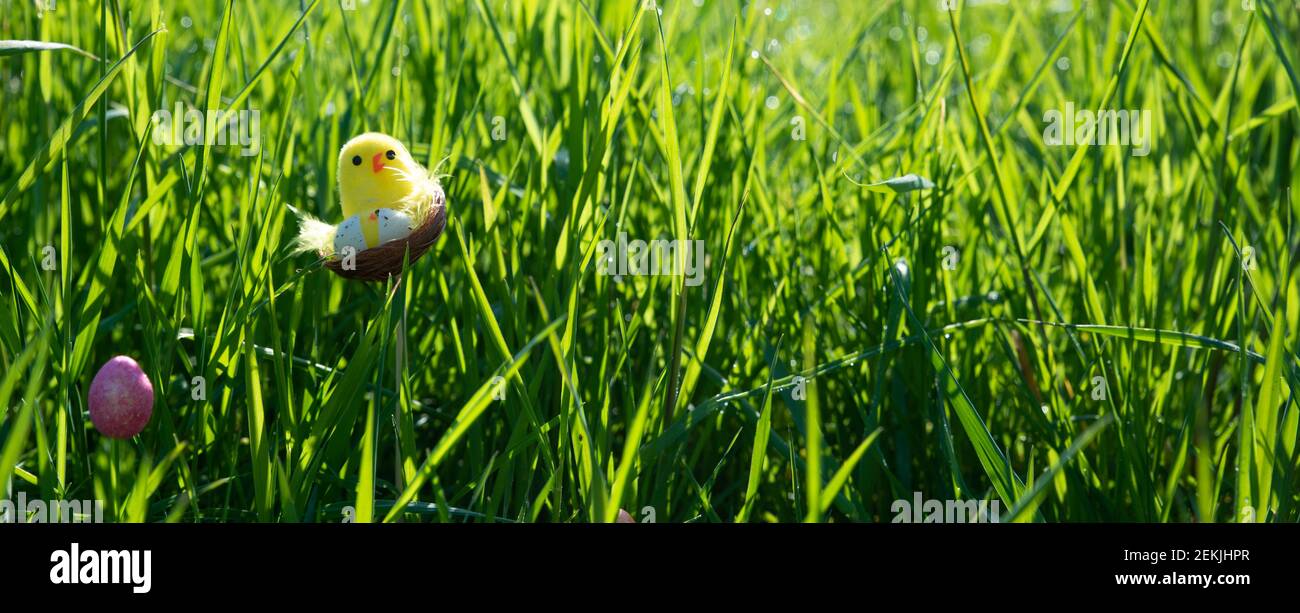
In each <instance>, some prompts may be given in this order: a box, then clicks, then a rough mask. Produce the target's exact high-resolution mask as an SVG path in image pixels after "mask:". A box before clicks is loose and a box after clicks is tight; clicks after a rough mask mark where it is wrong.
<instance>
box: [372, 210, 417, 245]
mask: <svg viewBox="0 0 1300 613" xmlns="http://www.w3.org/2000/svg"><path fill="white" fill-rule="evenodd" d="M375 213H376V214H378V216H379V244H380V245H382V244H384V243H387V242H389V241H395V240H398V239H403V238H406V237H408V236H410V235H411V216H410V215H407V214H406V213H403V212H401V211H395V210H393V209H379V210H377V211H375Z"/></svg>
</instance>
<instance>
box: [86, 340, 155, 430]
mask: <svg viewBox="0 0 1300 613" xmlns="http://www.w3.org/2000/svg"><path fill="white" fill-rule="evenodd" d="M88 402H89V404H90V421H91V422H92V423H94V424H95V429H96V430H99V432H100V433H101V434H103V435H104V436H107V437H109V438H123V439H125V438H131V437H133V436H135V435H137V434H139V433H140V431H141V430H144V427H145V424H148V423H149V416H151V415H153V384H152V383H150V382H149V377H148V376H147V375H145V374H144V371H143V370H141V369H140V365H139V364H136V363H135V360H132V359H131V358H128V357H126V356H124V355H119V356H117V357H115V358H113V359H111V360H109V361H108V362H106V363H105V364H104V366H103V367H102V368H100V369H99V372H97V373H95V379H94V380H93V381H91V382H90V395H89V399H88Z"/></svg>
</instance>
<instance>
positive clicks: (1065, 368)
mask: <svg viewBox="0 0 1300 613" xmlns="http://www.w3.org/2000/svg"><path fill="white" fill-rule="evenodd" d="M345 4H346V2H341V1H340V0H301V1H299V2H290V1H288V0H277V1H275V2H270V3H267V2H256V3H255V2H250V1H248V0H226V1H219V0H207V1H197V2H185V3H181V2H171V1H163V0H105V1H102V2H93V1H92V2H76V1H73V0H57V2H56V4H55V7H54V10H53V11H50V12H45V13H41V12H40V11H39V9H38V8H37V7H36V5H35V3H33V2H30V1H27V0H21V1H20V0H0V288H3V289H0V368H2V369H3V372H4V374H3V377H2V378H0V401H2V402H3V405H4V407H5V408H4V409H3V410H2V411H0V484H4V485H3V487H4V488H5V490H6V492H7V493H6V494H5V496H3V497H5V498H13V497H14V496H16V495H17V494H18V493H20V492H21V493H25V494H26V495H27V497H28V498H29V499H31V498H37V497H39V498H44V499H56V498H68V499H85V498H99V499H102V500H105V501H108V507H109V508H108V509H106V513H105V514H106V516H108V517H109V518H111V519H114V520H120V521H150V522H156V521H180V522H212V521H288V522H296V521H328V522H335V521H343V520H344V519H351V520H355V521H406V522H418V521H440V522H463V521H475V522H476V521H487V522H492V521H613V520H614V519H615V518H616V517H618V515H619V510H620V509H625V510H627V511H628V512H629V513H630V514H632V515H633V516H634V517H636V518H637V519H638V520H644V519H648V518H650V517H653V518H654V520H655V521H658V522H687V521H712V522H722V521H755V522H764V521H837V522H838V521H890V520H891V519H892V518H893V516H894V513H893V512H891V510H890V507H891V503H892V502H893V501H895V500H897V499H905V500H909V501H910V500H911V499H912V496H913V492H916V491H920V492H922V493H923V494H924V496H925V497H927V498H932V499H952V498H961V499H966V500H998V501H1000V503H1001V505H1002V506H1001V508H1002V509H1003V513H1002V519H1003V520H1004V521H1007V520H1016V521H1048V522H1052V521H1102V520H1105V521H1152V522H1157V521H1173V522H1225V521H1262V522H1274V521H1285V522H1293V521H1297V520H1300V495H1298V494H1297V491H1296V484H1297V469H1300V450H1297V448H1296V438H1297V433H1298V431H1300V413H1298V412H1297V409H1298V408H1300V407H1297V404H1296V402H1295V400H1294V398H1293V393H1294V391H1295V390H1296V389H1300V356H1298V355H1297V349H1298V347H1297V341H1296V339H1297V334H1296V332H1297V330H1300V284H1297V283H1296V282H1295V280H1294V279H1295V278H1296V277H1295V270H1294V268H1295V266H1296V264H1297V256H1300V239H1298V238H1297V236H1296V234H1295V231H1294V228H1293V225H1294V221H1295V217H1296V213H1297V212H1298V211H1297V208H1298V205H1297V203H1296V200H1295V198H1293V197H1292V195H1291V192H1292V191H1293V188H1295V187H1298V186H1300V178H1297V170H1300V168H1298V166H1300V142H1298V141H1297V138H1296V127H1297V125H1298V124H1300V108H1298V107H1297V105H1296V99H1297V94H1298V93H1300V92H1298V91H1297V89H1298V88H1300V80H1297V77H1296V72H1295V66H1296V63H1297V61H1300V57H1298V56H1300V52H1297V49H1300V35H1297V32H1300V17H1298V15H1297V12H1296V11H1295V10H1294V7H1293V6H1292V2H1291V1H1290V0H1257V2H1256V3H1255V4H1256V7H1255V10H1254V11H1247V10H1243V9H1242V8H1241V3H1239V2H1238V1H1237V0H1188V1H1186V2H1170V1H1167V0H1157V1H1154V2H1148V1H1147V0H1117V1H1115V2H1089V3H1086V5H1084V6H1082V8H1081V6H1080V4H1081V3H1079V2H1073V3H1071V2H1037V3H1030V2H1018V1H1013V2H1010V3H997V2H977V3H974V4H973V5H969V3H962V6H960V7H959V8H958V10H956V11H954V12H951V13H950V12H947V11H943V10H940V9H939V2H938V1H937V0H894V1H891V2H873V3H863V2H860V1H858V0H838V1H836V0H829V1H826V2H811V1H802V2H783V3H775V2H761V1H759V2H752V3H749V4H748V5H746V6H748V9H747V10H745V11H743V12H742V11H741V8H740V7H741V5H742V4H744V3H739V2H715V1H709V2H704V3H702V4H703V6H702V7H697V6H695V3H693V2H687V1H684V0H676V1H672V2H659V3H658V5H657V6H658V7H659V8H662V11H657V10H648V9H647V7H648V6H651V5H654V3H646V2H643V1H642V0H617V1H608V2H582V1H576V0H552V1H525V2H513V1H512V2H502V1H501V0H467V1H464V2H447V3H440V2H433V3H429V2H404V1H401V0H390V1H383V2H380V1H378V0H369V1H367V0H356V9H355V10H345V9H344V5H345ZM766 9H771V10H770V11H767V10H766ZM177 101H180V102H182V103H183V104H184V105H186V108H195V109H200V110H205V111H207V112H208V114H209V115H210V116H212V117H214V118H218V119H219V120H220V122H221V124H220V125H224V123H225V122H227V121H233V122H238V121H241V115H240V113H239V112H240V111H251V110H255V111H257V112H258V113H259V115H258V117H259V123H258V131H257V135H258V137H259V138H260V150H259V151H257V152H256V154H255V155H242V154H241V150H240V148H239V147H237V146H231V145H229V144H222V143H221V142H218V141H217V140H216V138H215V135H213V134H208V135H206V136H207V137H206V138H205V139H201V140H200V141H198V142H195V143H193V144H191V145H183V144H182V145H170V144H155V138H154V136H155V134H154V130H156V129H158V128H157V126H155V124H154V123H153V122H152V121H151V116H152V114H153V113H154V111H156V110H160V109H165V110H169V111H170V110H172V109H173V108H174V105H175V104H176V102H177ZM1067 102H1072V103H1073V104H1074V106H1075V107H1077V108H1080V109H1083V108H1091V109H1098V108H1101V109H1116V110H1119V109H1132V110H1144V111H1149V112H1150V113H1151V115H1152V125H1153V128H1154V129H1153V134H1152V135H1151V138H1152V139H1153V140H1152V141H1151V142H1152V146H1151V150H1150V153H1149V155H1146V156H1137V155H1133V150H1132V148H1130V147H1120V146H1094V147H1089V146H1074V147H1071V146H1052V145H1049V144H1048V143H1047V142H1046V140H1045V138H1044V128H1045V127H1046V122H1045V120H1044V113H1046V112H1047V111H1049V110H1062V109H1064V108H1065V106H1066V104H1067ZM366 130H380V131H386V132H389V133H391V134H393V135H395V136H397V137H398V138H399V139H401V140H402V141H403V142H405V143H407V145H408V146H409V147H410V148H411V149H412V151H413V152H414V154H415V155H416V157H417V159H418V160H419V161H421V162H422V163H424V164H426V165H428V166H429V167H430V168H436V169H437V171H438V172H439V173H440V174H442V175H444V178H443V184H444V187H445V188H446V192H447V195H448V202H449V223H448V226H447V229H446V231H445V232H444V234H443V236H442V237H441V239H440V240H439V242H438V243H437V244H436V245H435V247H434V248H433V249H432V250H431V251H430V252H429V253H428V254H426V255H425V256H423V257H422V258H421V259H419V260H418V261H416V262H414V263H412V264H411V266H410V268H409V269H408V271H407V273H406V274H405V275H404V276H403V277H402V278H401V279H400V280H398V279H393V280H391V281H390V282H389V283H387V284H362V283H357V282H349V281H344V280H342V279H341V278H339V277H336V276H334V275H332V274H331V273H330V272H329V271H327V270H326V269H324V268H323V266H322V265H321V262H319V261H315V260H314V259H313V258H312V257H311V256H309V255H294V254H292V252H291V243H292V241H293V239H294V236H295V234H296V228H297V224H296V212H298V211H301V212H307V213H311V214H313V215H316V216H319V217H321V218H324V219H327V220H331V221H338V220H339V218H340V214H339V212H338V196H337V191H336V185H335V184H336V178H335V159H336V156H337V154H338V150H339V147H340V146H341V145H342V143H343V142H345V141H346V140H347V139H348V138H349V137H351V136H352V135H355V134H358V133H360V132H363V131H366ZM908 175H914V176H913V177H908ZM620 232H625V233H627V235H628V236H629V238H631V239H637V238H639V239H642V240H651V239H693V240H701V241H704V245H705V252H706V254H707V256H708V260H707V266H706V267H705V268H704V277H703V279H704V281H703V283H701V284H699V285H692V284H690V283H687V282H686V281H687V280H686V278H685V277H684V276H683V275H677V276H635V275H632V276H627V277H623V278H618V279H616V278H614V277H610V276H606V275H603V274H601V273H600V270H601V261H600V259H599V254H600V250H599V249H598V243H599V242H600V241H601V240H604V239H611V240H613V239H616V237H617V235H618V234H619V233H620ZM679 253H680V252H679ZM51 254H53V262H54V264H55V265H54V266H53V267H52V269H50V267H48V266H46V265H45V264H48V263H49V261H50V260H49V256H50V255H51ZM949 265H951V266H949ZM118 354H127V355H130V356H132V357H134V358H135V359H136V360H137V361H139V362H140V363H141V364H142V365H143V366H144V367H145V369H146V371H147V372H148V373H149V375H150V378H151V379H152V382H153V385H154V389H155V393H156V401H155V410H154V415H153V418H152V420H151V422H150V424H149V426H148V427H147V428H146V429H145V430H144V432H142V433H141V434H140V435H139V436H137V437H135V438H134V439H132V440H129V441H120V442H117V443H113V444H110V441H109V440H108V439H106V438H104V437H102V436H101V435H100V434H99V433H97V432H96V431H95V430H94V428H93V426H92V424H91V423H90V420H89V417H88V411H87V407H86V392H87V389H88V387H89V385H90V381H91V379H92V378H93V377H94V375H95V372H96V371H97V370H98V368H99V365H101V364H103V363H104V362H105V361H107V360H108V359H109V358H111V357H112V356H114V355H118ZM200 392H202V393H200Z"/></svg>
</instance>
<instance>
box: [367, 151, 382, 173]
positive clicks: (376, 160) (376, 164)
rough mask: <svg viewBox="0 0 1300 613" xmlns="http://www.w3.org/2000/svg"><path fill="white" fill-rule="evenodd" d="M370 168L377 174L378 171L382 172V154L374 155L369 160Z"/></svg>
mask: <svg viewBox="0 0 1300 613" xmlns="http://www.w3.org/2000/svg"><path fill="white" fill-rule="evenodd" d="M370 167H371V168H373V169H374V170H375V172H379V171H381V170H383V169H384V154H383V153H376V154H375V156H374V157H372V158H370Z"/></svg>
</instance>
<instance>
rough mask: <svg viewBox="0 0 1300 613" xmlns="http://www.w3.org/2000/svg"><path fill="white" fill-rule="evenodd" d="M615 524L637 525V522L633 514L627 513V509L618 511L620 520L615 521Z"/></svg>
mask: <svg viewBox="0 0 1300 613" xmlns="http://www.w3.org/2000/svg"><path fill="white" fill-rule="evenodd" d="M614 523H616V524H635V523H636V520H635V519H632V514H631V513H628V512H627V509H619V510H618V519H616V520H614Z"/></svg>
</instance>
